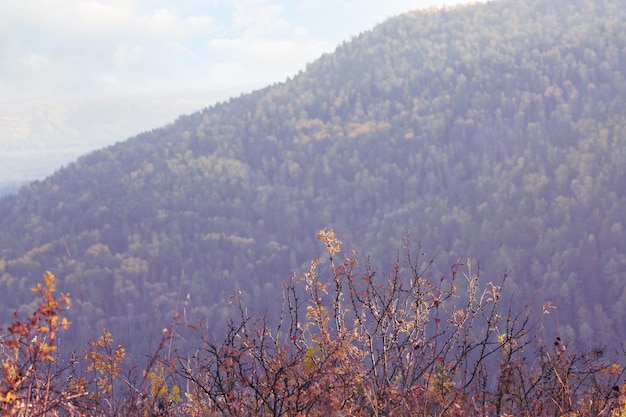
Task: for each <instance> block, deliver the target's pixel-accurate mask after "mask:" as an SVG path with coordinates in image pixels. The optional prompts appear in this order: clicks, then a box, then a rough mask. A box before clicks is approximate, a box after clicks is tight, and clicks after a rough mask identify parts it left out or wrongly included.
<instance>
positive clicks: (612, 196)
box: [0, 0, 626, 352]
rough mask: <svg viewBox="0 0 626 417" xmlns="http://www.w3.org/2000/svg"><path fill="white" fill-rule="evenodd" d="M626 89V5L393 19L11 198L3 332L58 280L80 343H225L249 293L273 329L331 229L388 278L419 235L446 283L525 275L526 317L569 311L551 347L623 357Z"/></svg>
mask: <svg viewBox="0 0 626 417" xmlns="http://www.w3.org/2000/svg"><path fill="white" fill-rule="evenodd" d="M625 76H626V10H625V9H624V8H623V7H622V4H621V2H620V1H619V0H572V1H568V2H563V1H560V0H501V1H494V2H489V3H485V4H475V5H468V6H463V7H456V8H444V9H441V10H434V9H431V10H427V11H415V12H413V13H409V14H404V15H401V16H398V17H396V18H392V19H390V20H388V21H386V22H384V23H382V24H381V25H379V26H377V27H375V28H374V29H373V30H371V31H368V32H365V33H362V34H360V35H359V36H357V37H355V38H353V39H352V40H351V41H350V42H345V43H343V44H342V45H340V46H339V47H338V48H337V49H336V51H335V52H334V53H332V54H327V55H324V56H322V57H321V58H320V59H319V60H317V61H315V62H313V63H311V64H310V65H308V66H307V69H306V71H303V72H301V73H299V74H297V75H295V76H294V77H293V78H291V79H288V80H287V81H285V82H284V83H280V84H275V85H272V86H269V87H267V88H265V89H262V90H259V91H255V92H253V93H251V94H247V95H243V96H241V97H238V98H234V99H231V100H229V101H227V102H222V103H219V104H215V105H213V106H211V107H209V108H207V109H205V110H202V111H199V112H196V113H193V114H190V115H187V116H181V117H179V118H178V119H177V120H176V121H175V122H174V123H172V124H169V125H167V126H165V127H163V128H160V129H155V130H152V131H150V132H145V133H142V134H140V135H138V136H136V137H133V138H130V139H128V140H127V141H125V142H122V143H117V144H115V145H113V146H109V147H107V148H105V149H102V150H99V151H96V152H93V153H91V154H89V155H86V156H84V157H81V158H79V159H78V160H77V161H76V162H74V163H71V164H69V165H67V166H66V167H64V168H62V169H61V170H59V171H58V172H56V173H55V174H54V175H52V176H50V177H49V178H47V179H45V180H43V181H38V182H35V183H33V184H32V185H30V186H29V187H28V188H25V189H23V190H22V191H20V192H19V194H17V195H12V196H8V197H5V198H3V199H2V200H0V294H2V295H1V297H2V302H1V303H0V317H10V314H11V313H12V312H13V311H14V310H15V309H18V310H20V311H28V308H29V303H30V302H31V294H30V293H29V291H28V288H29V287H30V286H31V285H32V284H33V283H34V282H35V281H36V280H37V279H38V278H39V277H40V275H41V274H42V273H43V271H44V270H46V269H49V270H51V271H53V272H54V273H55V274H56V275H57V276H58V277H59V278H60V279H61V283H60V284H59V287H60V288H61V289H62V290H64V291H69V292H70V293H71V294H72V298H73V307H72V311H73V314H74V316H73V317H71V319H72V321H74V323H75V324H74V325H73V328H74V329H76V332H77V333H76V334H75V335H74V336H71V337H69V338H68V339H67V342H66V343H69V344H71V343H73V341H75V340H74V339H72V337H76V338H79V339H80V338H82V340H84V338H85V335H87V336H89V335H90V334H93V333H94V332H95V333H97V332H98V329H99V328H101V327H103V326H106V327H107V328H108V329H109V330H111V331H112V332H113V333H114V334H115V335H116V336H117V338H118V339H119V340H121V341H122V342H123V343H124V344H125V346H126V347H127V349H128V350H129V351H134V352H145V351H147V349H146V345H147V344H148V343H149V341H150V339H151V335H152V334H153V332H157V331H158V329H161V328H162V327H163V326H164V325H167V324H168V323H169V320H171V317H172V314H173V311H175V310H176V311H183V312H184V317H185V320H187V321H188V322H190V323H191V322H193V321H194V320H201V321H203V322H205V323H207V324H208V327H209V328H210V329H211V330H214V331H219V329H220V328H222V327H223V325H224V323H225V321H226V320H227V319H228V317H229V314H230V313H229V307H228V302H229V296H230V295H231V294H234V293H235V292H236V291H237V290H238V289H241V290H242V293H243V296H244V299H245V301H246V304H247V305H248V306H249V308H250V309H251V310H252V311H256V312H257V313H259V314H262V313H263V312H264V311H267V315H268V318H269V319H272V318H273V317H276V315H277V314H278V312H276V311H275V307H274V306H275V305H277V304H278V301H279V300H280V297H281V282H283V281H284V280H287V279H288V278H289V276H290V275H291V274H292V271H293V270H296V271H300V270H305V268H306V265H307V262H308V261H309V260H310V259H312V258H314V257H316V256H321V254H322V253H323V251H322V248H320V247H319V242H316V241H315V234H316V232H317V231H318V230H319V229H321V228H322V227H324V226H328V227H332V228H333V229H334V230H335V232H336V234H337V236H338V237H339V238H340V239H341V240H342V241H343V242H344V245H343V247H344V249H347V248H355V249H358V250H360V251H362V253H363V254H366V253H367V254H369V256H370V259H371V261H372V263H373V264H374V265H378V266H379V270H380V271H381V273H382V272H384V271H385V268H386V267H388V266H389V265H391V263H392V262H393V260H394V259H395V258H396V257H397V256H399V255H398V253H401V252H402V236H404V235H407V234H409V235H410V238H411V240H412V241H413V242H414V244H415V245H414V246H415V247H416V246H417V245H416V243H417V242H418V241H419V242H421V243H422V247H423V248H424V251H425V252H426V253H427V255H426V256H427V257H428V256H431V255H436V259H435V265H434V266H433V269H431V273H432V274H439V273H442V274H447V273H448V272H449V266H450V265H451V264H453V263H455V262H457V261H463V260H464V259H466V258H468V257H471V258H474V259H479V260H480V265H481V271H482V274H483V277H484V279H485V280H486V281H490V280H491V281H493V282H495V283H497V282H499V281H500V280H501V278H502V276H503V275H504V273H505V271H510V270H512V271H511V272H510V274H509V278H508V281H507V288H508V291H509V293H508V294H510V295H511V297H512V299H513V302H514V303H518V304H523V303H527V302H529V301H530V300H532V299H540V300H552V301H553V302H554V303H555V305H556V306H557V310H556V312H555V313H553V314H551V315H550V316H549V319H550V321H549V322H547V323H546V324H545V326H546V327H545V332H546V336H547V337H549V338H550V339H552V338H553V337H554V336H555V335H556V334H558V335H560V336H561V337H562V338H563V339H565V340H570V341H572V342H576V343H580V344H586V345H602V346H604V345H606V344H610V343H612V342H615V341H619V340H622V339H623V338H624V337H625V336H626V326H625V325H624V324H625V323H624V319H623V318H622V317H623V314H622V312H623V311H624V307H626V304H625V303H626V290H625V288H626V287H625V286H624V282H626V281H625V278H626V249H625V248H624V246H623V237H624V227H625V226H626V224H625V222H626V220H625V219H626V195H625V192H626V177H625V170H626V146H624V145H625V143H626V115H625V113H624V109H625V108H626V107H625V106H626V101H625V100H626V78H625ZM429 254H430V255H429ZM400 259H401V261H402V257H401V255H400ZM401 264H402V262H401Z"/></svg>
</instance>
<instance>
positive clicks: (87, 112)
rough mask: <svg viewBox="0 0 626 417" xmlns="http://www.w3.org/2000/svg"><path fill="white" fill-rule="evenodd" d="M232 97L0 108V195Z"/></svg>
mask: <svg viewBox="0 0 626 417" xmlns="http://www.w3.org/2000/svg"><path fill="white" fill-rule="evenodd" d="M235 93H236V92H235V91H233V90H232V89H224V90H203V89H197V90H183V91H152V92H144V93H129V94H125V95H123V94H115V95H108V96H97V97H88V98H81V97H78V98H71V99H66V100H60V101H50V100H45V99H39V100H27V101H23V102H20V103H17V104H16V103H10V104H9V103H0V131H2V137H1V138H0V149H1V151H0V195H2V194H5V193H7V192H14V191H15V188H16V187H17V188H18V187H19V186H21V185H25V183H27V182H29V181H33V180H35V179H40V178H45V177H46V176H48V175H50V174H52V173H53V172H54V171H56V170H58V169H59V168H61V166H63V165H65V164H67V163H70V162H72V161H74V160H75V159H76V158H78V157H79V156H81V155H84V154H86V153H88V152H90V151H93V150H96V149H100V148H103V147H105V146H107V145H111V144H113V143H115V142H118V141H121V140H124V139H126V138H128V137H129V136H131V135H135V134H137V133H138V132H142V131H145V130H149V129H153V128H156V127H159V126H161V125H163V124H165V123H168V122H170V121H171V120H174V119H175V118H176V117H177V116H179V115H180V114H184V113H188V112H192V111H195V110H198V109H199V108H203V107H206V106H208V105H210V104H213V103H215V102H216V101H219V100H223V99H225V98H227V97H229V96H232V95H234V94H235Z"/></svg>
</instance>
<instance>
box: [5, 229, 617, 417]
mask: <svg viewBox="0 0 626 417" xmlns="http://www.w3.org/2000/svg"><path fill="white" fill-rule="evenodd" d="M318 239H319V240H320V241H321V242H322V244H323V245H324V248H325V251H326V255H327V259H326V260H322V259H315V260H313V261H312V262H311V265H310V268H309V270H308V271H307V272H304V273H302V274H300V275H297V274H294V275H293V276H292V277H291V279H290V280H289V281H287V282H286V283H285V284H284V287H283V297H282V313H281V316H280V319H279V321H278V322H277V323H269V322H268V321H267V319H266V318H265V317H264V316H263V315H252V314H249V313H248V311H247V309H246V307H245V305H244V302H243V297H242V295H241V294H239V295H238V296H236V297H234V298H233V306H234V308H235V310H236V311H237V317H238V319H237V320H233V321H231V322H230V324H229V326H228V330H227V332H226V333H225V334H224V336H223V338H222V339H220V340H214V339H212V338H209V337H208V336H207V335H203V330H202V327H199V328H198V329H197V330H196V331H197V332H198V333H199V334H200V336H202V337H201V340H202V342H201V343H200V344H199V345H198V346H195V347H193V348H189V349H186V350H185V351H186V352H187V353H184V354H183V353H179V351H178V350H176V349H175V348H174V349H173V348H172V342H174V341H176V343H175V344H174V345H176V346H179V345H181V344H180V343H178V342H179V340H177V339H178V338H180V336H179V335H178V333H177V331H176V328H177V325H178V320H179V315H178V314H177V313H176V314H175V317H174V320H173V325H172V327H171V328H169V329H164V331H163V335H162V339H161V342H160V344H159V345H158V346H157V347H156V349H155V351H154V352H152V353H150V355H149V356H148V361H147V365H146V366H145V368H143V369H138V367H137V366H132V364H128V363H127V358H126V356H125V350H124V347H123V346H121V345H119V344H115V343H114V340H113V337H112V335H111V334H110V333H109V332H108V331H106V329H103V331H102V333H101V335H100V336H99V337H98V338H96V339H94V340H91V341H90V342H88V344H87V346H86V348H85V349H84V350H83V351H82V352H81V353H79V354H73V355H71V358H70V359H68V360H61V359H60V358H61V355H60V354H59V352H58V343H57V342H58V333H59V332H61V331H62V330H64V329H67V328H68V326H70V323H69V322H68V321H67V319H65V318H63V317H62V313H63V311H64V310H65V309H67V308H69V306H70V298H69V295H67V294H60V295H56V288H55V283H56V280H55V277H54V275H52V274H51V273H50V272H47V273H46V274H45V275H44V283H43V284H38V285H37V286H36V287H34V288H33V291H34V292H35V293H36V294H37V296H38V298H39V299H40V304H39V307H38V308H37V309H36V311H35V312H34V313H33V315H32V316H31V317H29V318H26V319H20V318H19V317H18V316H17V315H15V317H14V318H13V319H14V323H13V324H12V325H10V326H9V327H8V328H7V329H6V331H3V333H2V338H1V339H0V355H1V356H0V360H1V362H2V380H3V381H2V386H1V387H0V410H2V412H3V415H5V416H26V415H28V416H30V415H50V416H57V415H68V416H79V415H102V416H117V415H133V416H135V415H136V416H156V415H163V416H165V415H168V416H170V415H174V416H176V415H181V416H182V415H188V416H220V415H224V416H305V415H306V416H341V415H345V416H349V415H356V416H382V415H386V416H468V415H472V416H473V415H481V416H483V415H484V416H486V415H489V416H509V415H515V416H553V415H556V416H592V415H594V416H595V415H611V416H623V415H626V402H625V401H624V400H625V398H626V397H624V396H623V394H622V393H623V391H624V388H622V386H621V384H622V377H623V374H624V367H623V366H622V365H620V364H618V361H617V360H618V359H619V358H614V359H611V360H609V359H608V358H607V357H605V355H604V353H603V352H599V351H596V352H591V353H589V354H582V353H578V352H571V351H569V350H568V349H567V348H566V342H565V341H562V340H561V339H560V337H559V336H558V335H555V336H554V338H553V342H551V343H548V344H546V343H544V341H543V339H542V337H541V322H542V318H543V316H544V315H546V314H549V312H550V311H551V309H552V308H553V306H552V305H551V304H550V303H546V304H544V305H543V306H542V307H541V308H539V309H538V310H537V311H534V310H533V309H532V308H530V307H526V308H524V309H522V310H521V311H519V312H516V311H513V309H512V307H511V306H510V304H508V303H505V302H504V301H503V295H502V294H503V292H502V286H503V285H504V284H505V283H506V278H507V277H506V275H505V276H504V277H503V279H502V280H501V281H500V282H499V283H493V282H487V283H484V284H483V283H482V282H481V276H480V275H481V274H480V268H479V267H474V266H473V265H472V262H471V261H469V260H468V261H467V262H465V263H464V264H454V265H452V267H451V270H450V275H449V277H441V278H435V279H433V278H431V277H430V276H429V267H430V265H431V262H428V261H424V260H423V257H424V255H423V254H422V253H421V252H420V251H419V248H418V251H417V254H415V253H413V252H412V251H411V249H410V245H409V243H410V242H409V241H408V239H405V247H406V251H405V256H404V259H403V260H402V261H401V260H400V259H398V260H396V262H395V263H394V265H393V268H392V269H391V271H390V272H389V273H387V274H386V275H384V276H379V275H378V274H377V273H376V271H374V270H373V268H372V267H371V266H370V265H369V262H368V261H367V259H359V256H358V255H357V254H356V253H354V252H352V253H350V254H343V255H342V252H341V242H340V241H339V240H338V239H337V237H336V236H335V234H334V232H333V231H332V230H329V229H324V230H322V231H320V232H319V234H318ZM182 351H183V350H182V349H181V351H180V352H182ZM621 356H623V355H621Z"/></svg>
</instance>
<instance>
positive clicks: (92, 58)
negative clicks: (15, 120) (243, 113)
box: [0, 0, 468, 105]
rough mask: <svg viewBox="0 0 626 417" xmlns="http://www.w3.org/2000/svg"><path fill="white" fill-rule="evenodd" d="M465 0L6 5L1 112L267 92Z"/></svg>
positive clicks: (12, 0) (1, 31)
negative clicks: (363, 37) (90, 101)
mask: <svg viewBox="0 0 626 417" xmlns="http://www.w3.org/2000/svg"><path fill="white" fill-rule="evenodd" d="M467 2H468V1H467V0H354V1H352V0H343V1H337V0H300V1H298V0H0V104H5V105H6V104H11V103H18V102H20V101H24V100H31V99H45V100H50V101H54V100H62V99H67V98H72V97H90V96H97V95H106V94H119V93H132V92H146V91H155V90H183V89H197V88H202V89H232V88H240V89H241V90H242V92H243V91H245V90H246V89H254V88H261V87H264V86H266V85H269V84H272V83H275V82H281V81H284V80H285V79H286V78H287V77H289V76H292V75H295V74H296V73H297V72H298V71H300V70H303V69H304V68H305V66H306V63H308V62H312V61H313V60H315V59H317V58H318V57H320V56H321V55H322V54H323V53H326V52H332V51H334V49H335V48H336V46H337V45H339V44H341V42H343V41H344V40H349V39H350V38H351V37H352V36H354V35H357V34H359V33H361V32H363V31H365V30H368V29H371V28H372V27H374V26H375V25H376V24H378V23H381V22H382V21H383V20H385V19H386V18H387V17H390V16H394V15H397V14H400V13H402V12H406V11H410V10H414V9H422V8H427V7H432V6H434V7H442V6H452V5H455V4H459V3H467Z"/></svg>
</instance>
